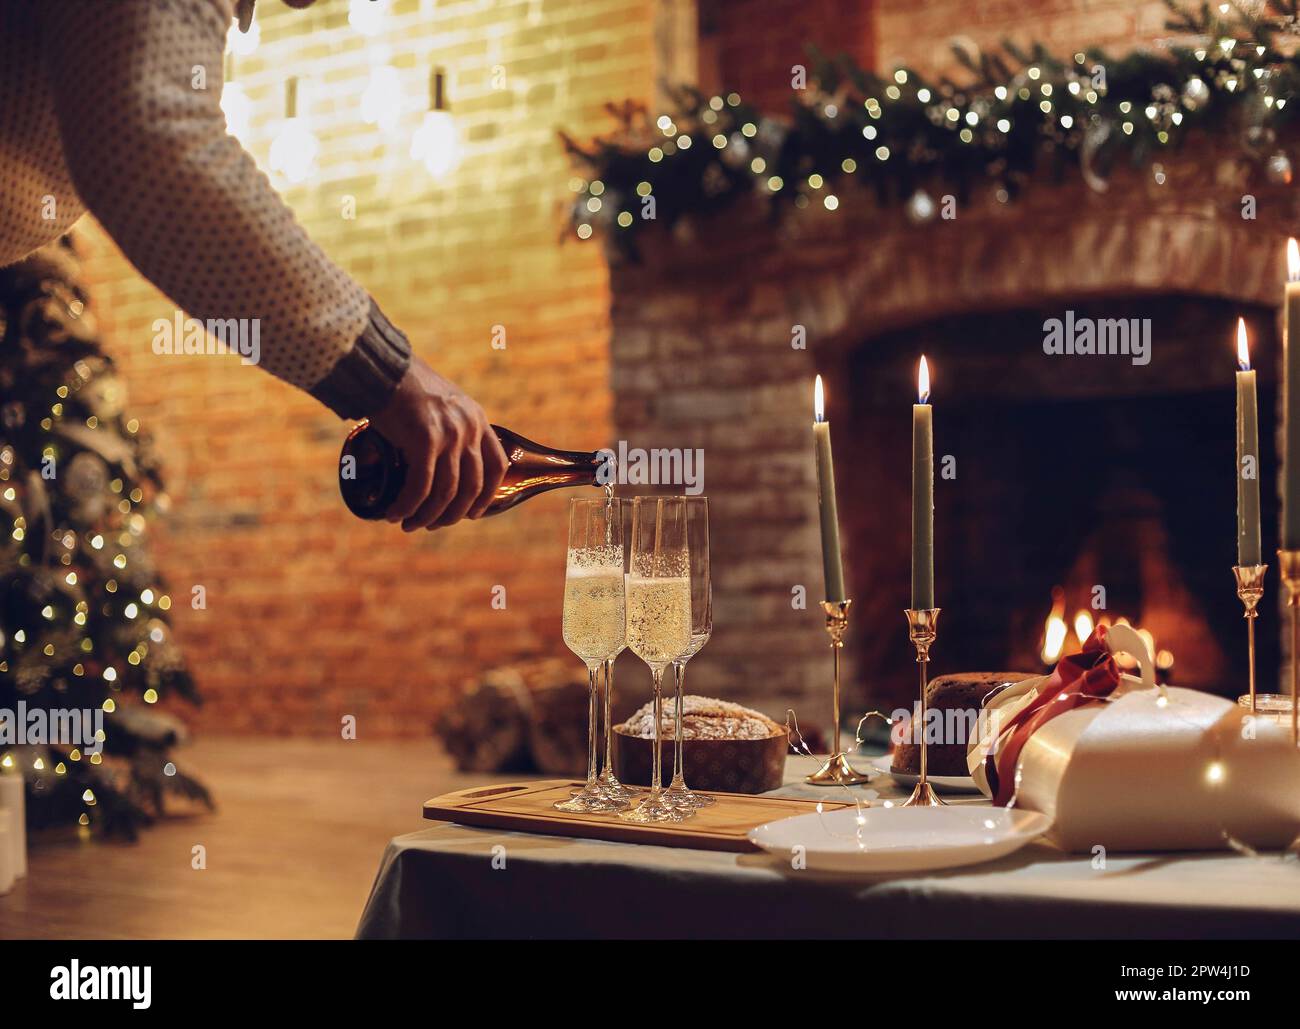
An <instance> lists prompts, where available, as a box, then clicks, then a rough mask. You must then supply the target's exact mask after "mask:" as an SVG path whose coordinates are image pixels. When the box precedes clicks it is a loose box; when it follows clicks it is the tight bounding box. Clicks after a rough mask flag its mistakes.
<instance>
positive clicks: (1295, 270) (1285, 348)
mask: <svg viewBox="0 0 1300 1029" xmlns="http://www.w3.org/2000/svg"><path fill="white" fill-rule="evenodd" d="M1286 272H1287V282H1286V306H1285V307H1284V308H1283V316H1282V352H1283V366H1282V425H1283V426H1284V428H1283V436H1284V447H1283V451H1282V456H1283V461H1282V469H1283V476H1282V549H1283V550H1300V340H1292V339H1291V326H1292V325H1294V326H1296V331H1297V332H1300V249H1298V248H1297V247H1296V241H1295V240H1294V239H1288V240H1287V241H1286Z"/></svg>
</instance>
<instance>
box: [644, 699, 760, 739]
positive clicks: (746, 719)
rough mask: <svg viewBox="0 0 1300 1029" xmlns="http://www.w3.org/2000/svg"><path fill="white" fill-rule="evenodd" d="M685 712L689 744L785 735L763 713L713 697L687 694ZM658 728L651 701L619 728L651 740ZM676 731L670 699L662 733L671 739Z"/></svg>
mask: <svg viewBox="0 0 1300 1029" xmlns="http://www.w3.org/2000/svg"><path fill="white" fill-rule="evenodd" d="M682 709H683V715H682V738H683V739H687V740H765V739H767V738H768V737H770V736H775V735H776V734H777V733H780V732H784V731H785V730H784V729H782V727H781V726H779V725H778V724H777V723H776V722H774V721H772V719H770V718H768V717H767V715H765V714H763V713H762V712H761V711H755V710H753V709H752V708H748V707H742V706H741V705H740V704H732V703H730V702H729V701H726V700H714V699H713V698H712V697H697V696H694V695H692V694H687V695H686V696H684V697H682ZM654 726H655V720H654V702H653V701H651V702H650V703H648V704H646V705H645V706H644V707H642V708H641V709H640V710H639V711H637V712H636V714H634V715H633V716H632V717H631V718H629V719H628V720H627V721H626V722H624V723H623V725H621V726H620V727H619V728H621V729H622V730H623V731H624V732H625V733H627V734H628V735H631V736H640V737H641V738H642V739H646V740H648V739H651V738H653V737H654ZM676 731H677V726H676V724H675V723H674V721H673V702H672V700H670V699H667V698H666V699H665V700H664V707H663V719H662V722H661V725H660V732H661V733H662V734H663V735H665V736H671V735H673V734H674V733H675V732H676Z"/></svg>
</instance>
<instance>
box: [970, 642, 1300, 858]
mask: <svg viewBox="0 0 1300 1029" xmlns="http://www.w3.org/2000/svg"><path fill="white" fill-rule="evenodd" d="M1119 653H1128V654H1130V655H1131V656H1132V657H1134V658H1136V659H1137V662H1138V667H1139V669H1140V673H1141V674H1140V675H1138V676H1133V675H1128V674H1124V673H1123V672H1122V671H1121V670H1120V668H1119V665H1118V663H1117V662H1116V660H1115V655H1116V654H1119ZM985 712H986V717H985V718H984V719H982V720H981V732H980V734H979V736H978V738H974V739H972V741H971V745H970V748H969V751H968V754H967V760H968V764H969V767H970V771H971V775H972V776H973V777H974V778H975V781H976V783H977V784H978V785H979V787H980V789H982V790H983V791H984V793H985V794H986V795H987V796H989V797H991V798H992V799H993V801H994V802H995V803H997V804H1001V805H1004V806H1005V805H1008V804H1012V803H1014V805H1015V806H1016V807H1021V808H1027V809H1030V810H1033V811H1041V812H1043V813H1044V814H1046V815H1047V816H1048V817H1050V818H1051V819H1052V829H1051V831H1050V832H1049V833H1048V838H1049V839H1050V840H1051V841H1052V842H1054V843H1055V844H1057V845H1058V846H1060V847H1062V848H1064V849H1066V850H1076V851H1078V850H1084V851H1086V850H1091V849H1093V848H1094V847H1098V846H1101V847H1105V848H1106V849H1107V850H1112V851H1123V850H1204V849H1211V848H1219V847H1225V846H1232V845H1233V844H1234V843H1244V844H1247V845H1249V846H1252V847H1262V848H1263V847H1284V846H1287V845H1288V844H1290V843H1292V842H1293V841H1294V840H1295V839H1296V838H1297V837H1298V836H1300V750H1297V749H1296V748H1295V746H1294V745H1293V744H1292V740H1291V734H1290V732H1289V730H1284V729H1282V728H1281V727H1279V726H1278V725H1277V724H1275V723H1274V722H1272V721H1271V720H1269V719H1264V718H1253V717H1251V715H1250V714H1249V712H1246V711H1244V710H1243V709H1242V708H1240V707H1239V706H1238V705H1237V704H1235V703H1233V702H1232V701H1229V700H1225V699H1223V698H1222V697H1216V696H1213V695H1211V694H1208V693H1201V692H1199V691H1197V690H1188V689H1180V688H1178V687H1172V686H1171V687H1164V686H1157V685H1156V684H1155V677H1154V673H1153V670H1152V662H1151V655H1150V652H1149V651H1148V650H1147V646H1146V643H1145V642H1144V641H1143V640H1142V638H1141V636H1139V635H1138V634H1137V633H1136V632H1134V631H1133V630H1132V629H1130V628H1128V627H1127V626H1112V627H1110V628H1109V629H1108V628H1107V627H1105V626H1099V627H1098V629H1097V630H1096V632H1095V633H1094V634H1093V636H1092V637H1091V638H1090V639H1089V640H1088V641H1087V642H1086V643H1085V644H1084V647H1083V650H1082V652H1081V653H1079V654H1075V655H1070V656H1068V657H1065V658H1063V659H1062V660H1061V662H1060V663H1059V664H1058V665H1057V667H1056V670H1055V671H1054V672H1053V673H1052V674H1051V675H1049V676H1043V677H1040V678H1036V679H1027V680H1025V681H1024V682H1021V683H1016V684H1014V685H1013V686H1011V687H1009V688H1007V689H1006V690H1003V691H1002V692H1001V693H999V694H997V695H996V696H995V697H993V698H992V699H991V700H990V701H989V702H988V704H987V705H986V709H985Z"/></svg>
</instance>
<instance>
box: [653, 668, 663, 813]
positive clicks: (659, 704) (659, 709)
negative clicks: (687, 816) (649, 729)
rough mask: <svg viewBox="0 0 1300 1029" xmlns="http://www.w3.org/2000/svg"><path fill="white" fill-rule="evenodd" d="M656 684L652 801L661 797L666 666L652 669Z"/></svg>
mask: <svg viewBox="0 0 1300 1029" xmlns="http://www.w3.org/2000/svg"><path fill="white" fill-rule="evenodd" d="M651 676H652V677H653V678H654V684H655V700H654V719H655V735H654V751H653V752H652V753H651V755H650V801H651V802H652V803H653V802H654V801H657V800H658V799H659V786H660V778H659V777H660V776H661V775H662V774H663V741H662V737H663V726H662V725H661V724H660V723H661V720H662V719H663V715H664V691H663V684H664V666H663V665H657V666H656V667H655V668H653V669H652V670H651Z"/></svg>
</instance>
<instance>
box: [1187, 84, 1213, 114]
mask: <svg viewBox="0 0 1300 1029" xmlns="http://www.w3.org/2000/svg"><path fill="white" fill-rule="evenodd" d="M1209 99H1210V87H1209V86H1207V85H1206V84H1205V80H1204V79H1201V78H1196V77H1192V78H1190V79H1188V80H1187V83H1186V84H1185V85H1184V86H1183V106H1184V107H1186V108H1187V109H1188V110H1189V111H1199V110H1200V109H1201V108H1202V107H1204V106H1205V105H1206V103H1207V102H1208V101H1209Z"/></svg>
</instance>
